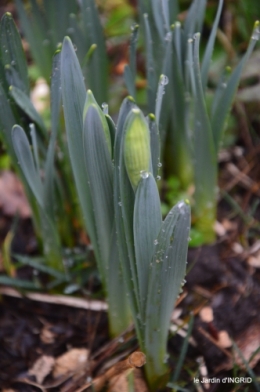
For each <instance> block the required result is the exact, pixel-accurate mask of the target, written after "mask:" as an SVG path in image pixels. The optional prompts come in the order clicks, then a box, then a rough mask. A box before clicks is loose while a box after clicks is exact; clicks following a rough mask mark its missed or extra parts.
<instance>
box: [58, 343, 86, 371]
mask: <svg viewBox="0 0 260 392" xmlns="http://www.w3.org/2000/svg"><path fill="white" fill-rule="evenodd" d="M88 358H89V350H86V349H85V348H72V349H71V350H69V351H68V352H66V353H65V354H63V355H61V356H60V357H58V358H57V359H56V362H55V366H54V369H53V377H55V378H56V377H59V376H63V375H64V374H66V373H68V372H73V371H76V370H77V369H78V368H81V369H82V367H84V366H86V364H87V361H88Z"/></svg>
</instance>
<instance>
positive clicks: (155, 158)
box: [147, 114, 161, 178]
mask: <svg viewBox="0 0 260 392" xmlns="http://www.w3.org/2000/svg"><path fill="white" fill-rule="evenodd" d="M147 122H148V127H149V131H150V149H151V159H152V169H153V176H154V177H155V178H156V177H157V174H158V169H159V167H160V166H161V163H160V134H159V129H158V126H157V123H156V121H155V116H154V115H153V114H149V115H148V116H147Z"/></svg>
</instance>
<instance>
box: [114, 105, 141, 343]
mask: <svg viewBox="0 0 260 392" xmlns="http://www.w3.org/2000/svg"><path fill="white" fill-rule="evenodd" d="M135 107H136V105H135V103H134V101H133V99H132V98H131V97H127V98H125V99H124V101H123V103H122V105H121V107H120V111H119V117H118V123H117V129H116V136H115V147H114V181H113V189H114V211H115V223H116V237H117V243H118V252H119V257H120V264H121V267H122V273H123V278H124V281H125V285H126V289H127V296H128V298H129V302H130V306H131V310H132V315H133V317H134V318H135V320H136V323H137V326H138V320H137V318H136V316H137V314H140V312H139V304H138V297H139V296H138V285H137V278H136V268H135V261H134V252H133V237H132V242H131V243H130V244H128V243H127V239H126V231H127V232H128V231H129V230H131V227H132V220H131V216H132V215H131V214H132V213H133V203H134V195H133V189H132V186H131V184H130V182H129V179H128V176H127V173H126V169H125V166H124V157H123V149H122V141H123V136H124V124H125V121H126V118H127V115H128V114H129V112H130V111H131V110H132V109H133V108H135ZM122 190H123V191H124V192H123V193H122ZM125 197H128V200H129V203H130V207H129V216H130V219H129V220H127V221H125V220H124V218H123V211H122V209H123V210H124V211H125ZM123 203H124V206H123ZM124 214H126V211H125V212H124ZM126 224H128V228H126V227H125V225H126ZM129 250H130V252H129ZM133 276H134V278H133ZM132 279H133V280H132ZM137 334H138V335H139V336H140V331H139V329H138V328H137Z"/></svg>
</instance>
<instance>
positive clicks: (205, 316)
mask: <svg viewBox="0 0 260 392" xmlns="http://www.w3.org/2000/svg"><path fill="white" fill-rule="evenodd" d="M200 318H201V320H202V321H204V322H205V323H211V322H212V321H213V320H214V316H213V310H212V308H211V307H210V306H205V307H204V308H202V309H201V311H200Z"/></svg>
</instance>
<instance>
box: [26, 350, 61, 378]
mask: <svg viewBox="0 0 260 392" xmlns="http://www.w3.org/2000/svg"><path fill="white" fill-rule="evenodd" d="M54 363H55V359H54V358H53V357H50V356H47V355H42V356H41V357H40V358H38V359H37V361H36V362H34V365H33V367H32V368H31V369H30V370H29V372H28V373H29V374H30V375H31V376H35V378H36V381H37V383H39V384H42V382H43V381H44V379H45V377H47V376H48V374H50V372H51V371H52V368H53V366H54Z"/></svg>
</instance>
